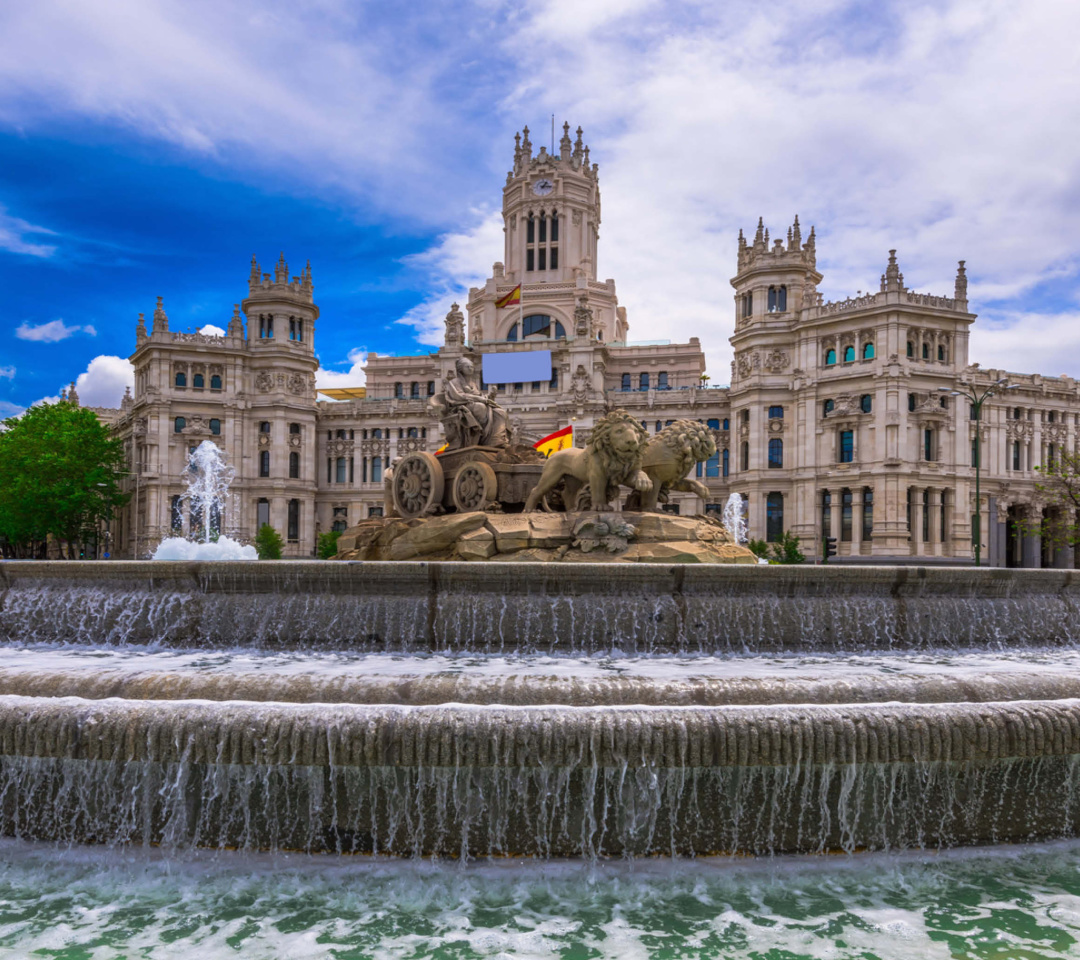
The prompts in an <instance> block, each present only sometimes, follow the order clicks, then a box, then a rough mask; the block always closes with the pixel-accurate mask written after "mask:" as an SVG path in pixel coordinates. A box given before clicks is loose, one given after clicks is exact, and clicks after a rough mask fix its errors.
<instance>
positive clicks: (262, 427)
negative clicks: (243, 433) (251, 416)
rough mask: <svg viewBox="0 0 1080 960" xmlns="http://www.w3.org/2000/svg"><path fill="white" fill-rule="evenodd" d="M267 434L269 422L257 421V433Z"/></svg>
mask: <svg viewBox="0 0 1080 960" xmlns="http://www.w3.org/2000/svg"><path fill="white" fill-rule="evenodd" d="M269 432H270V421H269V420H260V421H259V433H269Z"/></svg>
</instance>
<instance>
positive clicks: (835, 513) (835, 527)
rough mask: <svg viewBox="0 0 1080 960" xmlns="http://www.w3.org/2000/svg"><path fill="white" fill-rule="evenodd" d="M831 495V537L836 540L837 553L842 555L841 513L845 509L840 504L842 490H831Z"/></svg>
mask: <svg viewBox="0 0 1080 960" xmlns="http://www.w3.org/2000/svg"><path fill="white" fill-rule="evenodd" d="M829 493H830V494H831V497H830V500H829V505H830V507H831V509H830V511H829V536H830V537H835V539H836V552H837V553H838V554H839V553H840V511H841V510H842V509H843V504H842V503H841V502H840V489H839V488H836V489H833V490H830V491H829Z"/></svg>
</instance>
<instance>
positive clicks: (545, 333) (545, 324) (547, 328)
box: [506, 313, 566, 340]
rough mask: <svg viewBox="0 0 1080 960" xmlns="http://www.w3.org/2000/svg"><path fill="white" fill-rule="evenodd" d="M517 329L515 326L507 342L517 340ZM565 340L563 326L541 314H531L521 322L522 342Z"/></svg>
mask: <svg viewBox="0 0 1080 960" xmlns="http://www.w3.org/2000/svg"><path fill="white" fill-rule="evenodd" d="M516 331H517V327H516V325H515V329H514V335H513V336H509V337H507V338H506V339H507V340H516V339H517V332H516ZM552 338H554V339H556V340H565V339H566V330H565V329H564V327H563V325H562V324H561V323H560V322H559V321H558V320H555V319H554V318H552V317H549V316H546V315H545V314H542V313H532V314H529V316H527V317H524V318H523V319H522V321H521V339H522V340H550V339H552Z"/></svg>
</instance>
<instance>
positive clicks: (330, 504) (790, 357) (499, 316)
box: [101, 125, 1080, 566]
mask: <svg viewBox="0 0 1080 960" xmlns="http://www.w3.org/2000/svg"><path fill="white" fill-rule="evenodd" d="M576 134H577V135H576V139H574V140H571V137H570V129H569V125H564V127H563V137H562V139H561V141H560V142H559V149H558V153H557V154H549V153H548V152H547V150H546V148H544V147H541V148H540V150H539V152H537V153H535V154H534V152H533V145H532V143H531V142H530V140H529V131H528V128H526V129H525V130H524V135H523V136H520V135H519V136H516V137H515V147H514V158H513V168H512V169H511V170H510V171H509V172H508V173H507V177H506V183H505V185H504V187H503V219H504V233H505V244H504V251H503V259H502V260H501V261H499V262H496V263H495V264H494V265H493V267H492V272H491V276H490V277H489V278H488V280H487V282H486V283H485V284H484V286H483V287H477V288H473V289H472V290H470V291H469V297H468V302H467V304H466V312H462V311H461V309H460V308H459V306H458V305H457V304H453V305H452V306H451V308H450V311H449V313H448V314H447V316H446V326H445V336H444V343H443V346H441V347H440V348H439V349H438V350H436V351H433V352H431V353H429V354H427V355H423V356H406V357H388V356H379V355H376V354H374V353H372V354H370V355H369V357H368V362H367V366H366V374H367V382H366V387H365V388H362V389H357V390H350V391H328V393H330V394H335V395H337V396H338V397H344V398H345V399H339V400H325V399H323V400H320V399H318V398H317V394H316V390H315V385H314V384H315V370H316V368H317V366H318V361H317V360H316V359H315V355H314V338H315V324H316V321H317V320H318V316H319V311H318V307H317V306H316V305H315V302H314V288H313V284H312V278H311V269H310V265H309V266H308V267H306V268H305V269H304V271H303V272H302V273H301V274H300V275H299V276H293V277H290V276H289V272H288V266H287V264H286V263H285V261H284V257H282V258H281V259H279V261H278V263H277V265H276V267H275V270H274V274H273V276H272V277H271V275H270V274H268V273H266V274H264V273H262V272H261V271H260V268H259V266H258V264H257V263H256V262H255V260H254V258H253V259H252V267H251V275H250V277H249V280H248V296H247V298H246V299H245V300H244V301H243V302H242V303H241V304H239V305H238V306H237V307H236V309H235V310H234V313H233V317H232V319H231V321H230V322H229V325H228V330H227V332H226V334H225V335H224V336H209V335H204V334H202V333H196V334H185V333H176V332H172V331H170V330H169V327H168V319H167V317H166V315H165V311H164V308H163V306H162V303H161V300H160V298H159V301H158V306H157V309H156V310H155V312H154V319H153V324H152V327H151V330H150V332H147V330H146V328H145V325H144V323H143V320H142V317H141V316H140V318H139V324H138V326H137V334H136V341H137V342H136V349H135V353H134V354H133V355H132V357H131V360H132V363H133V364H134V367H135V391H134V395H133V396H127V397H125V398H124V402H123V404H122V407H121V409H120V410H117V411H101V413H102V414H103V415H104V416H106V417H107V418H108V419H110V420H113V421H115V423H116V426H117V428H118V429H119V431H120V432H121V435H122V436H123V437H124V439H125V441H126V443H127V445H128V449H129V455H130V458H131V466H132V471H131V472H132V476H131V478H130V483H131V489H132V493H133V498H132V502H131V505H130V506H129V507H128V508H127V510H126V511H125V513H124V515H123V516H122V517H121V518H119V520H118V521H117V523H116V525H115V529H114V530H113V532H112V536H113V550H114V554H115V555H117V556H132V555H140V556H145V555H147V553H148V552H150V551H151V550H152V549H153V547H154V545H155V544H156V543H157V542H158V541H159V540H160V539H161V538H162V537H164V536H167V535H168V534H169V532H170V530H176V529H180V530H184V531H185V532H187V531H189V530H190V529H191V527H192V525H193V524H194V525H196V526H197V525H198V524H199V523H201V522H202V518H200V517H194V518H193V517H191V516H190V514H189V511H188V510H187V507H186V504H185V502H184V501H183V499H182V496H181V494H182V492H183V483H182V479H181V476H182V474H183V471H184V469H185V464H186V460H187V456H188V452H189V450H190V449H192V448H193V447H194V446H195V445H196V444H197V443H199V442H201V441H202V440H203V439H212V440H213V441H214V442H216V443H218V444H219V445H220V446H221V447H222V449H223V450H224V451H225V454H226V456H227V458H228V459H229V461H230V462H231V464H232V465H233V466H234V468H235V470H236V481H235V482H234V484H233V492H234V494H235V502H234V504H233V506H232V507H231V508H230V509H229V510H228V511H227V515H226V516H225V517H224V518H223V520H222V523H223V527H224V529H225V530H226V531H228V532H230V533H232V534H233V535H237V536H240V537H243V538H250V537H253V536H254V533H255V530H256V529H257V528H258V526H259V525H260V524H261V523H263V522H269V523H270V524H272V525H273V526H274V527H275V528H276V529H277V530H278V531H279V532H280V533H281V534H282V535H283V537H284V538H285V540H286V543H287V548H286V555H287V556H297V557H306V556H311V555H313V553H314V549H315V542H316V536H317V534H318V533H319V532H321V531H326V530H331V529H335V528H336V529H344V528H345V527H346V526H348V525H351V524H353V523H355V522H356V521H358V520H360V519H362V518H365V517H368V516H373V515H378V514H379V513H380V512H381V511H382V510H383V509H384V503H383V479H384V475H385V473H386V471H387V469H388V468H389V466H390V465H391V464H392V463H393V462H394V460H395V459H396V458H397V457H399V456H401V455H402V454H404V453H407V452H411V451H413V450H435V449H437V448H438V447H439V445H440V444H441V442H442V441H441V438H440V435H439V431H440V427H439V424H438V421H437V419H436V417H435V413H434V411H433V409H432V407H431V405H430V400H429V398H431V397H432V396H434V394H435V393H436V392H437V390H438V388H439V385H440V384H441V381H442V380H443V379H444V378H446V377H447V376H449V375H450V374H451V371H452V370H453V367H454V363H455V361H456V360H457V359H458V358H459V357H461V356H463V355H466V356H469V357H471V358H472V359H474V360H477V361H479V360H483V358H484V357H485V356H492V355H506V354H510V355H513V354H525V353H528V354H533V355H534V356H533V357H532V359H533V360H536V359H538V356H539V355H538V352H539V351H542V352H543V353H542V357H543V362H544V363H547V361H548V360H550V377H549V378H542V379H539V380H532V381H525V382H520V383H499V384H496V388H497V390H498V392H499V399H500V403H502V405H503V406H505V407H506V408H507V409H508V410H509V411H510V413H511V425H512V427H513V429H514V431H515V432H516V434H517V435H518V436H519V437H520V438H521V439H526V440H531V441H535V440H538V439H540V438H541V437H543V436H545V435H547V434H548V433H551V432H554V431H555V430H557V429H560V428H561V427H564V426H566V425H567V424H569V423H572V424H574V427H575V437H576V442H577V443H579V444H582V443H584V442H585V440H586V439H587V437H588V432H589V429H590V427H591V425H592V424H593V423H594V421H595V420H596V418H597V417H599V416H601V415H603V413H604V412H605V411H606V410H607V409H610V408H612V407H622V408H624V409H626V410H628V411H630V412H631V413H633V414H634V415H635V416H636V417H639V418H640V419H641V421H642V422H643V423H644V424H645V425H646V427H647V429H648V430H649V431H650V432H654V431H659V430H660V429H662V428H663V427H664V425H665V424H667V423H669V422H671V421H672V420H675V419H678V418H682V417H688V418H693V419H698V420H701V421H704V422H705V423H707V424H708V425H709V426H710V427H711V428H712V429H713V430H714V431H715V435H716V439H717V446H718V453H717V455H716V457H714V458H713V459H712V460H711V461H710V462H708V463H706V464H702V465H700V467H699V470H700V472H699V477H700V479H701V480H702V481H703V482H704V484H705V485H706V487H707V488H708V489H709V491H710V496H709V499H708V501H707V502H706V503H701V502H700V500H698V498H696V497H693V496H691V495H683V494H680V495H677V496H678V498H677V499H676V500H675V501H674V502H673V503H671V504H669V507H668V508H669V509H672V510H682V511H683V512H688V511H700V510H703V509H708V510H713V509H719V508H720V505H721V504H723V502H724V501H725V500H726V499H727V497H728V496H729V495H730V494H731V493H732V492H734V493H738V494H741V495H742V496H743V498H744V499H745V503H746V511H747V514H748V518H749V525H750V534H751V536H754V537H764V538H767V539H775V538H776V537H777V536H778V535H779V534H780V532H781V531H783V530H791V531H793V532H794V533H795V534H797V535H798V536H799V537H800V539H801V540H802V542H803V545H804V548H805V550H806V552H807V553H808V555H809V554H817V555H820V551H821V548H822V538H823V537H824V536H829V535H831V536H834V537H836V539H837V541H838V548H839V557H838V559H839V560H840V561H841V562H844V561H847V562H889V563H892V562H912V561H917V562H920V563H925V562H947V563H956V562H963V563H967V562H971V559H972V526H973V525H972V519H973V517H972V514H973V511H974V507H975V504H974V478H975V470H974V466H973V440H974V430H975V423H974V420H973V419H972V414H971V410H970V405H969V403H968V402H967V401H966V400H964V399H963V398H961V397H956V396H953V395H952V394H950V393H949V392H948V391H951V390H954V389H958V388H962V386H963V385H965V384H967V385H974V386H975V387H976V388H979V389H984V388H986V387H989V386H991V385H992V384H994V383H996V382H997V381H998V380H999V379H1001V378H1002V377H1003V376H1005V374H1004V373H1003V372H1002V371H998V370H982V369H981V368H980V367H979V366H978V364H972V363H970V362H969V359H968V331H969V328H970V326H971V324H972V322H974V320H975V315H974V314H973V313H970V312H969V310H968V300H967V279H966V276H965V271H964V264H963V261H961V262H960V266H959V269H958V271H957V276H956V284H955V289H954V290H953V293H952V296H948V297H946V296H937V295H930V294H923V293H916V292H914V291H912V290H910V289H908V288H907V287H906V286H905V283H904V277H903V274H902V273H901V272H900V268H899V265H898V263H897V260H896V256H895V251H890V254H889V259H888V263H887V266H886V268H885V272H884V273H883V274H882V276H881V281H880V287H879V289H878V290H877V291H876V292H873V293H865V294H863V293H860V294H859V295H858V296H856V297H849V298H848V299H846V300H842V301H839V302H836V303H831V302H830V303H825V302H823V300H822V297H821V295H820V294H819V293H818V292H817V285H818V284H819V283H820V282H821V280H822V275H821V274H820V273H819V272H818V270H817V261H816V241H815V235H814V230H813V228H811V229H810V231H809V233H808V235H807V236H806V237H805V239H804V237H803V234H802V227H801V225H800V224H799V221H798V218H797V217H796V218H795V221H794V223H793V224H792V225H791V227H790V228H788V230H787V233H786V237H784V238H777V239H776V240H773V241H770V237H769V231H768V230H767V229H766V228H765V225H764V224H763V223H762V222H761V221H759V222H758V226H757V231H756V233H755V236H754V239H753V241H752V242H749V241H747V240H746V239H745V238H744V237H743V236H742V234H740V236H739V244H738V258H737V270H736V274H735V276H734V278H733V279H732V281H731V282H732V286H733V287H734V329H733V333H732V335H731V343H732V346H733V347H734V349H735V360H734V362H733V364H732V372H731V384H730V386H728V387H716V386H706V383H707V381H708V378H706V377H705V376H704V374H705V359H704V355H703V353H702V351H701V346H700V342H699V340H698V338H697V337H691V338H690V340H689V341H688V342H687V343H669V342H667V341H649V340H644V341H638V342H633V341H630V340H628V334H629V329H630V325H629V318H628V315H627V311H626V308H625V307H623V306H621V305H620V304H619V301H618V296H617V294H616V289H615V281H614V280H611V279H605V280H602V281H601V280H599V279H597V273H596V264H597V252H598V245H599V226H600V188H599V174H598V167H597V165H596V164H595V163H592V162H591V161H590V158H589V148H588V147H587V146H585V145H584V143H583V141H582V133H581V129H580V128H579V129H578V130H577V131H576ZM518 285H520V287H521V294H520V303H514V304H512V305H509V306H499V301H500V300H501V299H505V298H506V297H507V294H512V293H513V291H515V289H516V288H517V287H518ZM466 313H467V315H466ZM646 327H647V323H646ZM480 366H481V364H480V363H477V367H478V369H479V368H480ZM545 373H546V367H545ZM534 375H535V374H534ZM1008 378H1009V383H1010V385H1011V386H1012V389H1010V390H1009V391H1008V392H1003V391H1002V392H999V395H998V396H997V397H995V398H993V399H992V400H990V401H988V402H987V403H986V405H985V406H984V407H983V420H982V429H983V437H982V442H983V469H982V493H983V497H982V504H981V509H982V512H983V524H982V529H983V557H984V562H988V563H991V564H995V565H1024V566H1040V565H1041V566H1050V565H1053V566H1072V565H1073V556H1072V553H1071V552H1066V551H1061V552H1058V553H1056V554H1051V553H1050V552H1049V551H1047V550H1044V549H1043V548H1042V546H1041V545H1040V543H1039V541H1038V538H1036V537H1030V536H1027V537H1024V536H1021V535H1020V534H1019V533H1018V532H1017V531H1018V528H1019V526H1018V524H1017V523H1016V521H1017V520H1020V519H1025V518H1026V519H1030V518H1033V517H1037V516H1041V515H1042V511H1043V510H1044V509H1045V506H1044V505H1043V504H1040V503H1038V502H1037V501H1036V500H1035V499H1034V483H1035V477H1036V474H1035V473H1034V467H1036V466H1037V465H1039V464H1041V463H1044V462H1046V461H1047V459H1048V458H1052V457H1053V456H1054V455H1055V451H1056V450H1059V449H1062V448H1063V447H1064V446H1066V445H1073V444H1075V443H1076V442H1077V437H1078V432H1080V392H1078V389H1077V382H1076V381H1074V380H1073V379H1071V378H1069V377H1041V376H1038V375H1023V376H1017V375H1013V374H1009V375H1008Z"/></svg>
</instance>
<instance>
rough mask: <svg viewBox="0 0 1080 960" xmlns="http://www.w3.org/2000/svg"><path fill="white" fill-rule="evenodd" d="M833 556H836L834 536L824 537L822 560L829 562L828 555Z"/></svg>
mask: <svg viewBox="0 0 1080 960" xmlns="http://www.w3.org/2000/svg"><path fill="white" fill-rule="evenodd" d="M835 556H836V537H826V538H825V557H824V561H823V562H824V563H828V562H829V557H835Z"/></svg>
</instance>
